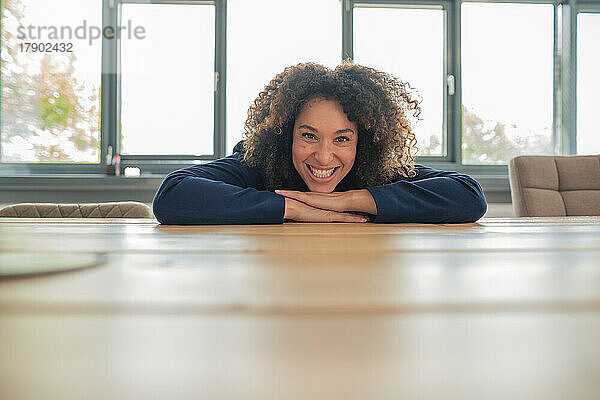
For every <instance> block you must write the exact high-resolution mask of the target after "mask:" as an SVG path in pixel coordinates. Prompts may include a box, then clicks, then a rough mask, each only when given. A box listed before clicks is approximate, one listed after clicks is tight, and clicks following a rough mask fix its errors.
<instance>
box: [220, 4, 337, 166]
mask: <svg viewBox="0 0 600 400" xmlns="http://www.w3.org/2000/svg"><path fill="white" fill-rule="evenodd" d="M341 24H342V22H341V11H340V1H339V0H303V1H301V2H300V1H289V0H288V1H281V0H252V1H248V0H229V1H228V2H227V77H228V78H227V154H230V153H231V150H232V149H233V146H235V144H236V143H237V142H238V141H240V140H241V139H242V137H243V135H242V134H243V132H244V123H245V121H246V116H247V111H248V107H250V104H251V103H252V102H253V101H254V99H255V98H256V96H257V95H258V93H259V92H260V91H261V90H262V89H263V88H264V86H265V85H266V84H267V83H268V82H269V81H270V80H271V79H272V78H273V77H274V76H275V74H277V73H279V72H281V71H283V69H284V68H285V67H287V66H290V65H295V64H298V63H300V62H309V61H310V62H317V63H320V64H323V65H325V66H327V67H335V66H336V65H337V64H338V63H339V62H340V60H341V54H342V48H341V43H342V29H341Z"/></svg>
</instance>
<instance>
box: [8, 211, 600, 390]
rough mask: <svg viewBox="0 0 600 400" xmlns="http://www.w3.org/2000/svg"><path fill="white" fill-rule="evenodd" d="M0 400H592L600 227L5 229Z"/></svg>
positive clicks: (67, 222)
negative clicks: (80, 259)
mask: <svg viewBox="0 0 600 400" xmlns="http://www.w3.org/2000/svg"><path fill="white" fill-rule="evenodd" d="M0 251H1V252H26V253H27V254H39V255H40V256H43V255H44V254H47V252H51V253H58V254H62V255H64V254H74V255H97V256H101V257H103V260H104V263H103V264H101V265H97V266H93V267H90V268H86V269H81V270H77V271H71V272H64V273H55V274H47V275H39V276H32V277H27V278H9V279H6V278H4V279H0V398H1V399H3V400H4V399H7V400H13V399H14V400H23V399H61V400H71V399H103V400H104V399H211V400H212V399H452V400H453V399H461V400H464V399H478V400H480V399H502V400H506V399H527V400H532V399H544V400H546V399H578V400H581V399H590V400H591V399H593V400H597V399H599V398H600V218H596V217H577V218H528V219H487V220H481V221H480V222H479V223H476V224H464V225H420V224H399V225H377V224H284V225H281V226H159V225H157V224H156V221H154V220H96V219H90V220H72V219H45V220H41V219H0Z"/></svg>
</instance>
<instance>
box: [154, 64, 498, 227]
mask: <svg viewBox="0 0 600 400" xmlns="http://www.w3.org/2000/svg"><path fill="white" fill-rule="evenodd" d="M408 113H412V114H413V115H414V116H415V117H418V115H419V113H420V108H419V105H418V102H417V101H416V100H414V99H412V98H411V97H410V95H409V93H408V92H407V89H406V85H405V84H404V83H403V82H400V81H398V80H397V79H395V78H394V77H392V76H391V75H389V74H386V73H383V72H381V71H377V70H375V69H371V68H367V67H363V66H359V65H355V64H353V63H352V62H349V61H346V62H343V63H342V64H340V65H339V66H338V67H337V68H335V69H334V70H329V69H327V68H325V67H323V66H321V65H318V64H313V63H306V64H298V65H296V66H293V67H288V68H286V69H285V70H284V71H283V72H282V73H280V74H278V75H277V76H276V77H275V78H274V79H273V80H271V82H269V84H268V85H267V86H266V87H265V88H264V90H263V91H262V92H260V93H259V95H258V97H257V98H256V99H255V100H254V103H253V104H252V106H251V107H250V109H249V110H248V119H247V120H246V124H245V126H246V132H245V135H246V140H244V141H243V142H240V143H238V144H237V145H236V146H235V148H234V153H233V154H232V155H231V156H229V157H225V158H222V159H220V160H216V161H213V162H211V163H208V164H204V165H195V166H192V167H189V168H184V169H180V170H178V171H175V172H172V173H171V174H169V175H168V176H167V177H166V178H165V180H164V181H163V183H162V185H161V186H160V188H159V189H158V192H157V193H156V196H155V197H154V204H153V206H154V214H155V216H156V218H157V219H158V221H159V222H161V223H163V224H278V223H282V222H283V221H284V220H294V221H304V222H366V221H372V222H422V223H423V222H424V223H447V222H473V221H476V220H477V219H479V218H480V217H481V216H482V215H483V214H484V213H485V211H486V208H487V205H486V201H485V197H484V195H483V191H482V189H481V187H480V186H479V184H478V183H477V182H476V181H475V180H474V179H473V178H471V177H469V176H467V175H464V174H459V173H456V172H446V171H438V170H434V169H431V168H427V167H424V166H419V165H414V151H415V145H416V140H415V135H414V133H413V131H412V129H411V127H410V125H409V123H408V119H407V118H408V115H407V114H408Z"/></svg>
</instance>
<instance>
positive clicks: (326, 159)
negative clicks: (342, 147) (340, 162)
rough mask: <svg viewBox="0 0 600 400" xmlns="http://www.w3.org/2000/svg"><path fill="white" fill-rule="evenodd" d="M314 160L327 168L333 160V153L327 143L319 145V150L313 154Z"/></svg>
mask: <svg viewBox="0 0 600 400" xmlns="http://www.w3.org/2000/svg"><path fill="white" fill-rule="evenodd" d="M315 158H316V160H317V162H318V163H319V164H321V165H322V166H328V165H329V164H330V163H331V161H332V160H333V151H332V149H331V148H330V147H329V144H328V143H320V144H319V148H318V149H317V151H316V152H315Z"/></svg>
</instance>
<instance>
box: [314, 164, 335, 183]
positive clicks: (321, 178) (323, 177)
mask: <svg viewBox="0 0 600 400" xmlns="http://www.w3.org/2000/svg"><path fill="white" fill-rule="evenodd" d="M306 165H307V167H308V170H309V171H310V174H311V177H312V178H313V179H315V180H316V181H317V182H326V181H329V180H330V179H331V178H332V177H333V174H334V173H335V171H336V170H337V169H338V168H339V167H333V168H329V169H319V168H315V167H313V166H312V165H310V164H306Z"/></svg>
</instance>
